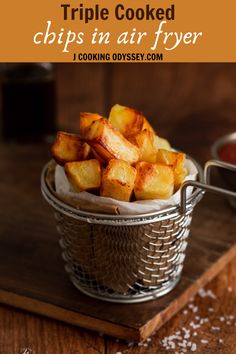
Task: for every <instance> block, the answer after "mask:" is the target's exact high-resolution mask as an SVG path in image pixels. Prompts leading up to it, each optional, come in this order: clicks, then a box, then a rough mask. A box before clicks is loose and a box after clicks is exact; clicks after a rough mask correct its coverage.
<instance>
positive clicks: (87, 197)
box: [55, 159, 198, 215]
mask: <svg viewBox="0 0 236 354" xmlns="http://www.w3.org/2000/svg"><path fill="white" fill-rule="evenodd" d="M185 167H186V168H187V171H188V174H187V176H186V177H185V180H184V181H188V180H196V178H197V174H198V171H197V168H196V166H195V165H194V163H193V162H192V161H191V160H189V159H187V160H186V163H185ZM55 188H56V193H57V194H58V196H59V197H60V196H61V197H62V198H64V199H65V198H66V199H67V201H68V200H70V199H72V200H73V203H72V204H73V205H74V204H75V203H74V201H77V202H78V205H79V202H83V204H84V202H88V203H89V204H90V205H92V204H94V206H95V207H96V209H97V207H98V206H99V207H100V208H101V209H103V208H104V209H105V208H109V207H111V206H114V207H116V208H117V207H118V210H119V214H120V215H135V214H144V213H151V212H155V211H160V210H163V209H166V208H168V207H171V206H175V205H179V203H180V191H177V192H176V193H175V194H173V195H172V196H171V198H169V199H155V200H139V201H135V202H121V201H118V200H115V199H112V198H106V197H100V196H96V195H94V194H92V193H88V192H80V193H77V192H74V191H73V187H72V186H71V184H70V182H69V181H68V179H67V176H66V174H65V171H64V168H63V167H61V166H59V165H57V166H56V168H55ZM192 191H193V188H191V187H190V188H188V189H187V198H188V197H189V196H190V195H191V193H192Z"/></svg>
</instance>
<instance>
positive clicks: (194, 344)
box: [191, 343, 197, 352]
mask: <svg viewBox="0 0 236 354" xmlns="http://www.w3.org/2000/svg"><path fill="white" fill-rule="evenodd" d="M196 350H197V344H196V343H193V344H192V346H191V351H192V352H195V351H196Z"/></svg>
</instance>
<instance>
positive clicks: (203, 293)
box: [198, 288, 216, 299]
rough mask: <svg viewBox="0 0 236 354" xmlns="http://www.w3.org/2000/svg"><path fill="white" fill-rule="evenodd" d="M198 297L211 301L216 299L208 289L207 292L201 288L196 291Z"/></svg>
mask: <svg viewBox="0 0 236 354" xmlns="http://www.w3.org/2000/svg"><path fill="white" fill-rule="evenodd" d="M198 295H199V296H200V297H201V298H205V297H210V298H211V299H216V296H215V294H214V293H213V291H212V290H210V289H209V290H205V289H203V288H201V289H199V290H198Z"/></svg>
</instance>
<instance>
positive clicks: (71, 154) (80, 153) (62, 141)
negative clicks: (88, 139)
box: [51, 132, 90, 166]
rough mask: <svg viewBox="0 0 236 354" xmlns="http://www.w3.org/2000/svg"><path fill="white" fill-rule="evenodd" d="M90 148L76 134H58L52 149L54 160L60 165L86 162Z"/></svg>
mask: <svg viewBox="0 0 236 354" xmlns="http://www.w3.org/2000/svg"><path fill="white" fill-rule="evenodd" d="M89 151H90V147H89V145H88V144H86V143H85V142H84V141H82V140H81V139H80V137H79V136H78V135H76V134H69V133H65V132H58V133H57V135H56V139H55V141H54V144H53V145H52V148H51V153H52V156H53V158H54V159H55V160H56V162H57V163H58V164H59V165H62V166H63V165H64V164H65V163H67V162H72V161H81V160H86V158H87V157H88V154H89Z"/></svg>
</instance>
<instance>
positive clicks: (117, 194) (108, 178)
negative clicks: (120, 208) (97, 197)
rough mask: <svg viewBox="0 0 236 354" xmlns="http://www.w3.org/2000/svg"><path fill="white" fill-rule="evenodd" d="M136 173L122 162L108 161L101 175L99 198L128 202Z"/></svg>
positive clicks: (126, 163)
mask: <svg viewBox="0 0 236 354" xmlns="http://www.w3.org/2000/svg"><path fill="white" fill-rule="evenodd" d="M136 174H137V171H136V169H135V168H134V167H132V166H130V164H129V163H128V162H126V161H123V160H110V162H109V165H108V166H107V168H106V169H105V171H104V172H103V175H102V183H101V196H103V197H110V198H113V199H117V200H122V201H125V202H129V201H130V198H131V195H132V192H133V189H134V183H135V178H136Z"/></svg>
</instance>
